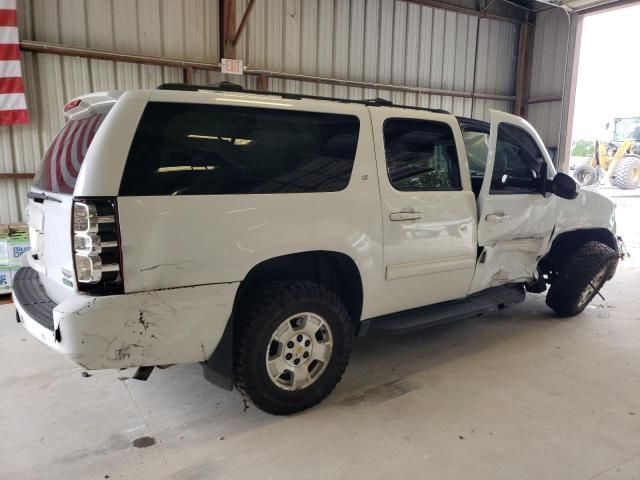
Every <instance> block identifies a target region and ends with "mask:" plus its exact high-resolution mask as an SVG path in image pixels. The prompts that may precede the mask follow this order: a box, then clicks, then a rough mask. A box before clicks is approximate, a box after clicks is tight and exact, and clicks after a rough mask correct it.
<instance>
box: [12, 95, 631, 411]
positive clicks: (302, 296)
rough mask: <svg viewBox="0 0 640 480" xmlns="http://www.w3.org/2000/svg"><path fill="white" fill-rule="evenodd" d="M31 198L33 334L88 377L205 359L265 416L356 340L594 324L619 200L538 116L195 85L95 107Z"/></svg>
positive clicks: (340, 358)
mask: <svg viewBox="0 0 640 480" xmlns="http://www.w3.org/2000/svg"><path fill="white" fill-rule="evenodd" d="M64 110H65V115H66V117H67V118H68V122H67V123H66V125H65V127H64V128H63V129H62V131H61V132H60V133H59V134H58V136H57V137H56V138H55V139H54V140H53V143H52V144H51V146H50V147H49V149H48V151H47V152H46V154H45V156H44V159H43V161H42V165H41V168H40V171H39V173H38V175H37V176H36V179H35V181H34V183H33V186H32V188H31V190H30V192H29V194H28V196H29V199H30V200H29V203H28V206H27V209H26V216H27V220H28V223H29V228H30V236H31V247H32V248H31V251H30V252H28V253H26V254H25V255H24V256H23V258H22V261H23V268H21V269H20V270H19V271H18V273H17V274H16V276H15V280H14V286H15V291H14V300H15V304H16V307H17V312H18V320H19V321H20V322H22V323H23V324H24V326H25V328H26V329H27V330H28V331H29V332H30V333H32V334H33V335H34V336H35V337H37V338H38V339H39V340H41V341H42V342H43V343H45V344H47V345H49V346H50V347H51V348H53V349H55V350H57V351H59V352H60V353H62V354H64V355H66V356H67V357H68V358H70V359H71V360H72V361H74V362H76V363H77V364H79V365H81V366H83V367H84V368H87V369H105V368H114V369H115V368H127V367H140V368H139V369H138V372H137V376H138V377H139V378H145V377H146V376H148V375H149V373H150V372H151V369H152V368H153V367H154V366H166V365H171V364H177V363H188V362H200V363H202V365H203V368H204V372H205V376H206V377H207V378H209V379H210V380H212V381H214V382H215V383H216V384H218V385H221V386H224V387H226V388H229V389H230V388H232V387H233V386H234V385H235V386H236V387H237V388H238V389H240V390H241V391H242V392H243V393H244V394H245V395H246V396H247V397H248V398H250V399H251V400H252V401H253V403H254V404H255V405H256V406H258V407H259V408H261V409H262V410H264V411H266V412H270V413H273V414H290V413H293V412H297V411H300V410H304V409H306V408H309V407H311V406H313V405H315V404H317V403H319V402H320V401H321V400H322V399H323V398H325V397H326V396H327V395H328V394H329V393H330V392H331V391H332V390H333V388H334V387H335V386H336V384H337V383H338V382H339V381H340V379H341V377H342V375H343V372H344V370H345V367H346V365H347V362H348V360H349V354H350V351H351V344H352V339H353V338H354V337H355V336H358V335H363V334H364V333H366V331H367V330H368V329H369V328H377V329H381V330H386V331H389V332H392V331H407V330H411V329H414V328H419V327H421V326H423V325H425V324H429V323H436V322H442V321H446V320H451V319H454V318H460V317H465V316H470V315H479V314H483V313H486V312H490V311H494V310H497V309H501V308H504V307H506V306H509V305H511V304H514V303H517V302H521V301H523V300H524V298H525V291H530V292H536V293H541V292H543V291H545V290H546V288H547V286H549V291H548V294H547V297H546V298H547V304H548V305H549V306H550V307H551V308H552V309H553V310H554V311H555V312H557V314H559V315H560V316H571V315H576V314H578V313H580V312H581V311H582V310H583V309H584V308H585V307H586V306H587V305H588V304H589V302H590V301H591V299H592V298H593V297H594V295H596V293H597V292H598V291H599V290H600V289H601V288H602V286H603V284H604V283H605V282H606V281H607V280H609V279H610V278H611V277H612V276H613V274H614V272H615V269H616V266H617V262H618V251H619V247H618V244H617V238H616V236H615V219H614V205H613V203H612V202H611V201H610V200H609V199H607V198H605V197H603V196H601V195H599V194H597V193H595V192H591V191H579V187H578V186H577V185H576V183H575V182H574V181H573V180H572V179H571V178H570V177H568V176H567V175H565V174H563V173H556V171H555V169H554V166H553V163H552V162H551V160H550V158H549V155H548V153H547V151H546V149H545V147H544V145H543V143H542V141H541V139H540V137H539V135H538V134H537V133H536V132H535V130H534V129H533V128H532V127H531V125H529V124H528V123H527V122H526V121H525V120H523V119H521V118H518V117H516V116H513V115H509V114H506V113H502V112H498V111H491V114H490V116H491V121H490V122H488V123H487V122H481V121H478V120H471V119H464V118H458V117H456V116H454V115H451V114H449V113H447V112H445V111H441V110H429V109H420V108H411V107H399V106H395V105H392V104H391V103H390V102H388V101H385V100H381V99H376V100H371V101H364V100H362V101H347V100H337V99H321V98H312V97H307V96H304V95H295V94H275V93H274V94H271V93H265V92H251V91H229V90H224V89H220V88H212V87H197V86H191V85H181V84H173V85H171V84H170V85H163V86H161V87H160V88H159V89H157V90H132V91H127V92H125V93H99V94H91V95H86V96H83V97H80V98H77V99H75V100H73V101H72V102H70V103H69V104H67V105H66V106H65V109H64Z"/></svg>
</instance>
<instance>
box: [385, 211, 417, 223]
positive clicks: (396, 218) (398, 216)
mask: <svg viewBox="0 0 640 480" xmlns="http://www.w3.org/2000/svg"><path fill="white" fill-rule="evenodd" d="M419 218H422V214H421V213H420V212H393V213H391V214H390V215H389V219H390V220H391V221H392V222H402V221H405V220H417V219H419Z"/></svg>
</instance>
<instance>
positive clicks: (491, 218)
mask: <svg viewBox="0 0 640 480" xmlns="http://www.w3.org/2000/svg"><path fill="white" fill-rule="evenodd" d="M509 218H511V217H509V215H507V214H506V213H504V212H496V213H490V214H489V215H487V216H486V217H484V219H485V220H486V221H487V222H491V223H502V222H506V221H507V220H509Z"/></svg>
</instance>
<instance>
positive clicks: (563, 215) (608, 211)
mask: <svg viewBox="0 0 640 480" xmlns="http://www.w3.org/2000/svg"><path fill="white" fill-rule="evenodd" d="M615 210H616V205H615V203H614V202H613V200H611V199H610V198H607V197H605V196H604V195H602V194H600V193H598V192H595V191H593V190H581V191H580V194H579V195H578V197H577V198H575V199H573V200H565V199H563V198H558V203H557V215H558V222H557V224H556V229H555V232H554V235H553V238H552V241H553V240H554V239H555V238H556V237H557V236H558V235H560V234H562V233H565V232H569V231H572V230H585V229H592V228H603V229H606V230H609V231H610V232H611V233H612V234H614V235H615V233H616V220H615Z"/></svg>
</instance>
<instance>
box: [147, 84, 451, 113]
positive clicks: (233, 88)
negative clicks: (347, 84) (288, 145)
mask: <svg viewBox="0 0 640 480" xmlns="http://www.w3.org/2000/svg"><path fill="white" fill-rule="evenodd" d="M158 90H181V91H185V92H197V91H200V90H212V91H215V92H243V93H254V94H257V95H273V96H277V97H280V98H284V99H288V100H302V99H303V98H305V99H309V100H329V101H332V102H340V103H358V104H360V105H367V106H369V107H395V108H406V109H409V110H423V111H427V112H432V113H446V114H450V112H449V111H447V110H442V109H440V108H426V107H413V106H410V105H396V104H395V103H393V102H392V101H391V100H387V99H385V98H370V99H367V100H352V99H349V98H337V97H322V96H319V95H305V94H301V93H285V92H268V91H263V90H246V89H244V88H243V87H242V86H241V85H238V84H236V83H231V82H221V83H220V84H218V85H192V84H188V83H163V84H161V85H158Z"/></svg>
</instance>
